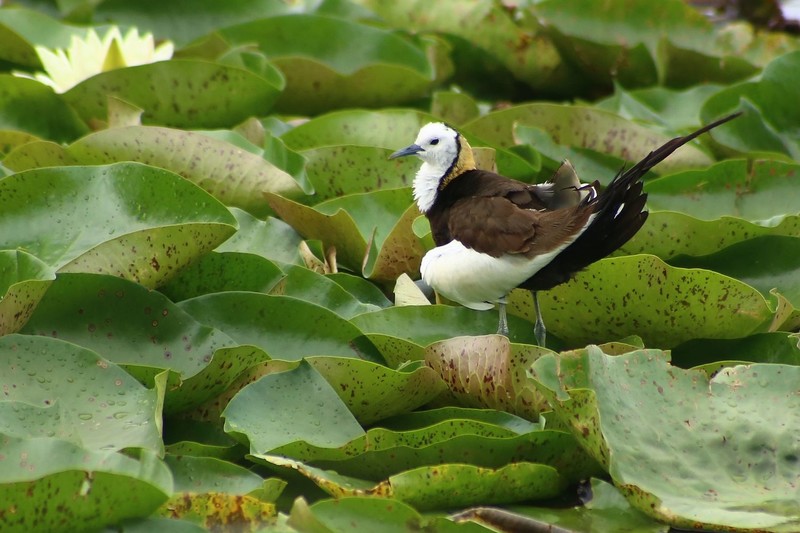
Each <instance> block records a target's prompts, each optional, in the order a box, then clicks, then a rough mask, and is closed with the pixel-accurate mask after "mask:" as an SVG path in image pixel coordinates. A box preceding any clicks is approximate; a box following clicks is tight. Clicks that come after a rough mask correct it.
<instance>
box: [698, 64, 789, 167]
mask: <svg viewBox="0 0 800 533" xmlns="http://www.w3.org/2000/svg"><path fill="white" fill-rule="evenodd" d="M798 68H800V51H796V52H791V53H788V54H785V55H782V56H779V57H777V58H776V59H774V60H773V61H772V62H771V63H769V64H768V65H767V66H766V67H765V68H764V71H763V72H762V74H761V76H760V77H759V78H758V79H757V80H755V81H746V82H743V83H740V84H738V85H733V86H731V87H727V88H725V89H723V90H721V91H720V92H718V93H717V94H715V95H714V96H712V97H711V98H709V100H708V101H707V102H706V104H705V105H704V106H703V111H702V116H703V118H704V119H709V118H710V117H713V116H716V115H717V114H722V113H725V112H726V111H727V110H733V109H738V108H740V107H741V106H742V105H745V106H746V107H749V108H751V109H752V110H753V111H755V112H753V113H746V114H745V115H744V116H743V117H742V119H741V120H737V121H736V122H737V123H736V124H731V125H730V126H729V127H728V128H724V129H721V131H720V132H719V133H718V134H717V135H715V136H714V138H715V139H716V140H717V141H718V142H720V143H721V144H724V145H725V146H729V147H731V148H733V149H735V150H738V151H741V152H748V151H762V152H763V151H769V152H780V153H784V154H787V155H789V156H790V157H792V158H793V159H795V160H796V159H800V143H798V140H797V134H796V130H797V123H798V122H799V121H800V111H798V109H797V107H796V106H793V105H792V101H793V100H792V89H791V88H792V87H793V86H796V85H797V84H798V83H800V74H798Z"/></svg>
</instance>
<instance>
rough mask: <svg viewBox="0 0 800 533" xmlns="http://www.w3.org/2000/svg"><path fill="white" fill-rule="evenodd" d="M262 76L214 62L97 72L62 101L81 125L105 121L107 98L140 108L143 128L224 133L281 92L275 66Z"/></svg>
mask: <svg viewBox="0 0 800 533" xmlns="http://www.w3.org/2000/svg"><path fill="white" fill-rule="evenodd" d="M264 76H266V77H264ZM264 76H261V75H258V74H256V73H254V72H251V71H249V70H245V69H244V68H240V67H235V66H229V65H222V64H219V63H211V62H208V61H198V60H188V59H173V60H170V61H161V62H158V63H150V64H148V65H141V66H136V67H127V68H121V69H116V70H111V71H108V72H102V73H100V74H97V75H96V76H92V77H91V78H89V79H87V80H85V81H83V82H81V83H79V84H78V85H76V86H75V87H73V88H72V89H70V90H69V91H67V92H66V93H64V95H63V97H64V100H65V101H66V102H67V103H69V104H70V106H72V108H73V109H75V110H76V111H77V112H78V114H79V115H80V116H81V118H82V119H83V120H84V121H86V122H90V121H101V122H102V121H105V120H106V118H107V116H108V96H109V95H110V96H114V97H116V98H118V99H120V100H123V101H125V102H129V103H130V104H133V105H136V106H138V107H140V108H142V109H143V110H144V114H143V115H142V120H143V121H144V122H145V123H151V124H153V123H155V124H161V125H164V126H171V127H179V128H180V127H184V128H188V127H192V128H225V127H231V126H234V125H236V124H238V123H239V122H241V121H243V120H245V119H246V118H247V117H250V116H252V115H253V114H254V113H256V114H267V112H268V111H269V110H270V108H271V107H272V105H273V104H274V103H275V101H276V100H277V98H278V96H279V95H280V93H281V91H282V90H283V78H282V76H281V75H280V73H279V72H278V71H277V70H275V68H274V67H271V70H269V69H268V70H267V71H266V72H265V73H264Z"/></svg>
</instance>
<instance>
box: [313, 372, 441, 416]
mask: <svg viewBox="0 0 800 533" xmlns="http://www.w3.org/2000/svg"><path fill="white" fill-rule="evenodd" d="M306 361H308V363H309V364H310V365H311V366H312V367H314V369H316V370H317V372H319V373H320V374H322V376H323V377H324V378H325V380H326V381H327V382H328V383H330V385H331V387H332V388H333V390H335V391H336V393H337V394H338V395H339V398H341V400H342V401H343V402H344V403H345V405H347V408H348V409H349V410H350V412H351V413H353V416H355V417H356V419H357V420H358V421H359V423H361V424H363V425H367V424H372V423H374V422H376V421H378V420H382V419H384V418H389V417H390V416H394V415H397V414H401V413H406V412H409V411H413V410H414V409H416V408H418V407H421V406H422V405H424V404H426V403H428V402H429V401H431V400H433V399H434V398H435V397H436V396H438V395H439V394H440V393H441V392H443V391H444V390H445V384H444V382H442V380H441V379H439V377H438V375H437V374H436V373H435V372H434V371H433V370H431V369H430V368H427V367H424V366H418V367H416V368H414V369H410V368H404V369H402V370H392V369H391V368H387V367H385V366H383V365H380V364H377V363H372V362H369V361H359V360H358V359H353V358H350V357H348V358H344V357H309V358H307V359H306Z"/></svg>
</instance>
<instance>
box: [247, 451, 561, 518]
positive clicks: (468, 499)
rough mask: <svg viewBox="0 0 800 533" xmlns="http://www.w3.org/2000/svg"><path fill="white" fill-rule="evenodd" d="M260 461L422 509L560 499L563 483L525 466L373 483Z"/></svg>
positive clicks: (419, 471)
mask: <svg viewBox="0 0 800 533" xmlns="http://www.w3.org/2000/svg"><path fill="white" fill-rule="evenodd" d="M260 457H261V458H262V459H264V460H266V461H268V462H270V463H272V464H275V465H278V466H285V467H288V468H292V469H294V470H297V471H298V472H300V473H301V474H303V475H305V476H306V477H308V478H309V479H311V480H312V481H314V483H316V484H317V485H318V486H319V487H320V488H321V489H323V490H324V491H325V492H327V493H328V494H330V495H331V496H335V497H337V498H341V497H346V496H375V497H380V498H387V497H388V498H397V499H398V500H401V501H403V502H405V503H407V504H409V505H412V506H414V508H416V509H418V510H421V511H429V510H433V509H449V508H453V507H463V506H467V505H474V504H476V503H482V504H500V503H511V502H518V501H525V500H538V499H547V498H552V497H554V496H556V495H558V494H559V493H560V492H561V491H562V490H563V489H564V485H565V483H564V481H563V479H561V478H560V477H559V475H558V473H557V472H556V470H555V469H554V468H552V467H550V466H546V465H540V464H535V463H525V462H520V463H513V464H510V465H506V466H504V467H502V468H498V469H492V468H481V467H477V466H473V465H464V464H443V465H437V466H424V467H420V468H415V469H413V470H407V471H405V472H401V473H399V474H396V475H394V476H390V477H389V478H388V479H387V480H385V481H382V482H381V483H378V484H374V483H370V482H366V481H363V480H360V479H356V478H351V477H347V476H341V475H338V474H336V473H335V472H333V471H330V470H321V469H319V468H314V467H312V466H308V465H305V464H303V463H301V462H299V461H295V460H292V459H287V458H284V457H279V456H275V455H261V456H260Z"/></svg>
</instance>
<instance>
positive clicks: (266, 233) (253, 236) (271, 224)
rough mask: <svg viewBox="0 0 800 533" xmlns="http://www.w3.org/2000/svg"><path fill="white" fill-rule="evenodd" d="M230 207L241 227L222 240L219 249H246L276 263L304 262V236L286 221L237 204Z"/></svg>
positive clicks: (220, 250) (234, 250)
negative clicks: (253, 212)
mask: <svg viewBox="0 0 800 533" xmlns="http://www.w3.org/2000/svg"><path fill="white" fill-rule="evenodd" d="M230 211H231V213H233V215H234V216H235V217H236V221H237V222H238V223H239V231H237V232H236V233H235V234H234V235H233V236H231V238H230V239H228V240H227V241H225V242H223V243H222V244H220V245H219V247H218V248H216V251H218V252H243V253H249V254H255V255H259V256H261V257H264V258H265V259H269V260H270V261H274V262H276V263H287V264H294V265H300V264H302V259H300V253H299V251H298V250H299V246H300V243H301V242H302V241H303V239H302V237H300V235H299V234H298V233H297V232H296V231H295V230H294V228H292V227H291V226H289V225H288V224H287V223H286V222H283V221H282V220H278V219H277V218H272V217H267V218H266V219H265V220H261V219H258V218H255V217H254V216H253V215H251V214H250V213H248V212H247V211H242V210H241V209H237V208H235V207H232V208H231V209H230Z"/></svg>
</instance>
